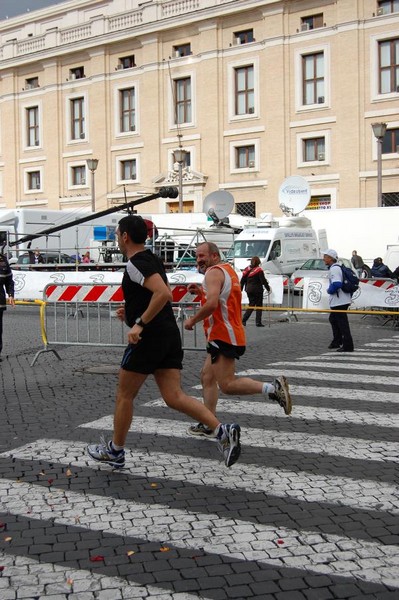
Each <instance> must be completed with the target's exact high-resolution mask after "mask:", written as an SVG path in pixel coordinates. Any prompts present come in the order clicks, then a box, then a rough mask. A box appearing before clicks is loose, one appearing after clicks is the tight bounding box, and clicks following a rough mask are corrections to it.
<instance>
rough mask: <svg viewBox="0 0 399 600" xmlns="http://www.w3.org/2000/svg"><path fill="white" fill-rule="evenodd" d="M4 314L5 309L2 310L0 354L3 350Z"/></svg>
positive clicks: (0, 310)
mask: <svg viewBox="0 0 399 600" xmlns="http://www.w3.org/2000/svg"><path fill="white" fill-rule="evenodd" d="M3 314H4V309H3V308H0V353H1V351H2V350H3Z"/></svg>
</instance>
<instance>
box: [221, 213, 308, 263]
mask: <svg viewBox="0 0 399 600" xmlns="http://www.w3.org/2000/svg"><path fill="white" fill-rule="evenodd" d="M253 256H259V258H260V260H261V266H262V268H263V270H264V271H267V272H269V273H274V274H276V275H280V274H281V275H291V274H292V273H293V272H294V271H295V269H299V267H300V266H301V265H303V263H304V262H305V261H306V260H308V259H309V258H315V257H318V256H320V248H319V242H318V239H317V235H316V232H315V231H314V230H313V229H312V227H311V223H310V221H309V219H307V218H306V217H285V218H282V219H280V220H279V222H278V223H277V222H275V221H269V222H268V223H264V222H259V224H258V226H257V227H249V228H247V229H244V230H243V231H242V232H241V233H240V234H239V235H238V236H237V238H236V240H235V242H234V245H233V246H232V248H231V249H230V251H229V254H228V259H230V260H232V261H233V263H234V268H235V269H236V270H237V271H238V272H239V271H243V270H244V269H245V268H246V267H247V266H248V264H249V260H250V259H251V258H252V257H253Z"/></svg>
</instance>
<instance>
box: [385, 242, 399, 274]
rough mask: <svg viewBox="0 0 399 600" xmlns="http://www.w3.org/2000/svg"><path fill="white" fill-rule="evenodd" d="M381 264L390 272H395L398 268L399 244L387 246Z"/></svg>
mask: <svg viewBox="0 0 399 600" xmlns="http://www.w3.org/2000/svg"><path fill="white" fill-rule="evenodd" d="M383 262H384V265H386V266H387V267H388V268H389V269H391V271H395V269H396V268H397V267H399V244H389V245H388V246H387V251H386V253H385V256H384V261H383Z"/></svg>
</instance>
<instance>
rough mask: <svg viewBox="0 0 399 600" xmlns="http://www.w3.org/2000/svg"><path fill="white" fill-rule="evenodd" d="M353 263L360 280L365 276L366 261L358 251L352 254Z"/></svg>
mask: <svg viewBox="0 0 399 600" xmlns="http://www.w3.org/2000/svg"><path fill="white" fill-rule="evenodd" d="M351 263H352V265H353V267H354V269H355V271H356V273H357V276H358V277H359V279H361V278H362V276H363V269H364V261H363V259H362V257H361V256H360V255H359V254H358V253H357V251H356V250H353V252H352V258H351Z"/></svg>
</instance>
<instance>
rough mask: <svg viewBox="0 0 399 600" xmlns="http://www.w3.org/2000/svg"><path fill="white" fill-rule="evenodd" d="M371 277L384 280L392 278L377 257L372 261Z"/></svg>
mask: <svg viewBox="0 0 399 600" xmlns="http://www.w3.org/2000/svg"><path fill="white" fill-rule="evenodd" d="M371 275H372V277H383V278H385V279H387V278H390V277H392V272H391V270H390V269H389V268H388V267H387V266H386V265H384V263H383V262H382V258H380V257H378V258H375V259H374V262H373V266H372V267H371Z"/></svg>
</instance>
